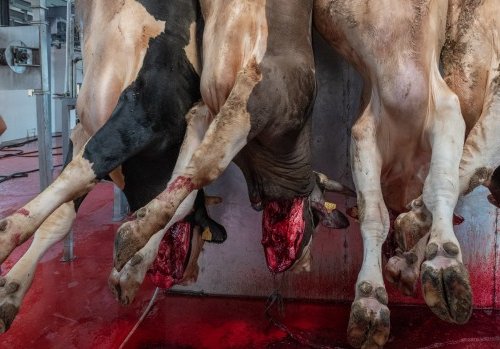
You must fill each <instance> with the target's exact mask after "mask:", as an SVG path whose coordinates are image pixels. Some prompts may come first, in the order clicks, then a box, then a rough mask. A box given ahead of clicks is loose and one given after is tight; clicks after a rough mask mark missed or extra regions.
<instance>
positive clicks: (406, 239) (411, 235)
mask: <svg viewBox="0 0 500 349" xmlns="http://www.w3.org/2000/svg"><path fill="white" fill-rule="evenodd" d="M409 207H410V210H411V211H409V212H407V213H402V214H400V215H399V216H398V218H396V220H395V222H394V234H395V238H396V242H397V243H398V246H399V248H400V249H401V250H403V251H409V250H410V249H412V248H413V246H415V245H416V244H417V242H418V241H419V240H420V239H421V238H422V237H423V236H424V235H425V234H427V232H428V231H429V229H430V228H431V225H432V215H431V213H430V212H429V211H428V210H427V208H426V207H425V206H424V204H423V202H422V200H420V199H416V200H413V201H412V202H411V204H410V205H409Z"/></svg>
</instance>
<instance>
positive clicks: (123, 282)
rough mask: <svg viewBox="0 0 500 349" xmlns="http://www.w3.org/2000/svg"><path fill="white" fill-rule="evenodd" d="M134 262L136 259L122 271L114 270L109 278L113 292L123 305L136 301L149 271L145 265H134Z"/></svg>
mask: <svg viewBox="0 0 500 349" xmlns="http://www.w3.org/2000/svg"><path fill="white" fill-rule="evenodd" d="M135 256H139V255H135ZM135 256H134V257H135ZM139 257H140V256H139ZM133 260H134V258H132V259H131V260H130V261H129V262H128V263H127V264H125V266H124V267H123V269H122V270H121V271H118V270H116V269H113V271H112V272H111V274H110V275H109V278H108V285H109V288H110V290H111V292H112V293H113V295H114V297H115V299H116V300H117V301H119V302H120V303H121V304H122V305H129V304H130V303H132V302H133V301H134V299H135V296H136V294H137V291H138V290H139V288H140V287H141V285H142V282H143V280H144V277H145V275H146V271H147V267H144V265H143V263H140V262H138V263H135V264H134V262H133Z"/></svg>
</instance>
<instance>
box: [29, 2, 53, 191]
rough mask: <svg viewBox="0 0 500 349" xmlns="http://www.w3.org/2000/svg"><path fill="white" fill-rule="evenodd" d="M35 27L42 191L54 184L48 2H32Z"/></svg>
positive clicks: (39, 158)
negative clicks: (37, 40) (36, 28)
mask: <svg viewBox="0 0 500 349" xmlns="http://www.w3.org/2000/svg"><path fill="white" fill-rule="evenodd" d="M31 7H32V9H33V22H32V24H33V25H37V26H38V28H39V35H40V71H41V89H40V90H36V91H35V94H36V114H37V128H38V154H39V155H38V168H39V169H40V190H44V189H45V188H47V187H48V186H49V184H50V183H51V182H52V169H53V167H52V117H51V115H52V114H51V110H50V109H51V108H50V104H51V100H50V91H51V88H50V54H49V44H48V43H49V38H48V23H47V19H46V11H47V7H46V0H31Z"/></svg>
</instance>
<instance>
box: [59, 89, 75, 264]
mask: <svg viewBox="0 0 500 349" xmlns="http://www.w3.org/2000/svg"><path fill="white" fill-rule="evenodd" d="M75 106H76V98H62V99H61V125H62V127H61V131H62V132H61V133H62V153H63V161H66V159H67V157H68V155H69V136H70V134H69V133H70V130H71V129H70V126H71V125H70V121H71V114H70V113H71V110H72V109H75ZM74 246H75V241H74V237H73V229H71V230H70V231H69V233H68V235H67V236H66V238H65V239H64V247H63V256H62V258H61V261H62V262H71V261H72V260H73V259H75V253H74Z"/></svg>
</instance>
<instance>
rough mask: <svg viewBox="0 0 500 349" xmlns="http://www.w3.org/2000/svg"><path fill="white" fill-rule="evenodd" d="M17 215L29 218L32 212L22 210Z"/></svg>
mask: <svg viewBox="0 0 500 349" xmlns="http://www.w3.org/2000/svg"><path fill="white" fill-rule="evenodd" d="M16 213H19V214H22V215H23V216H25V217H28V216H29V215H30V211H28V210H27V209H25V208H20V209H19V210H17V211H16Z"/></svg>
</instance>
